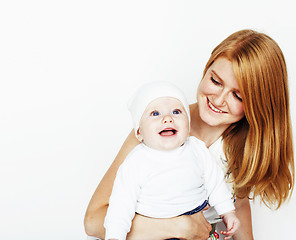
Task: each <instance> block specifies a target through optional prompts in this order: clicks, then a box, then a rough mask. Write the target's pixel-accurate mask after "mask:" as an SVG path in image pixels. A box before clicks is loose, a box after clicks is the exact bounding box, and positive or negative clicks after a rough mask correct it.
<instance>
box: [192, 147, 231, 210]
mask: <svg viewBox="0 0 296 240" xmlns="http://www.w3.org/2000/svg"><path fill="white" fill-rule="evenodd" d="M196 144H198V145H199V146H198V147H195V154H196V157H197V158H199V160H200V161H201V162H202V164H201V166H202V167H203V173H204V174H203V178H204V186H205V188H206V191H207V195H208V200H209V204H210V205H211V206H213V207H214V208H215V210H216V211H217V213H218V214H219V215H222V214H224V213H226V212H230V211H232V210H234V209H235V207H234V204H233V201H232V199H231V197H232V195H231V193H230V191H229V189H228V187H227V184H226V182H225V179H224V173H223V171H222V169H221V167H220V166H219V165H218V163H217V162H216V161H215V159H214V156H213V155H212V154H211V152H210V151H209V149H208V148H207V147H206V146H205V145H204V144H203V143H200V142H199V141H197V142H196Z"/></svg>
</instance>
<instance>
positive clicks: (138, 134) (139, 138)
mask: <svg viewBox="0 0 296 240" xmlns="http://www.w3.org/2000/svg"><path fill="white" fill-rule="evenodd" d="M136 137H137V139H138V140H139V141H140V142H142V141H143V138H142V136H141V133H140V128H139V129H138V130H137V135H136Z"/></svg>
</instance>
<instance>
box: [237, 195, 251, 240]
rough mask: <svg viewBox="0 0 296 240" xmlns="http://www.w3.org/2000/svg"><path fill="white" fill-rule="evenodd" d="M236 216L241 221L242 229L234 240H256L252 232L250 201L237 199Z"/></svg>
mask: <svg viewBox="0 0 296 240" xmlns="http://www.w3.org/2000/svg"><path fill="white" fill-rule="evenodd" d="M235 208H236V210H235V211H236V215H237V217H238V219H239V220H240V228H239V230H238V231H237V233H236V234H234V236H233V239H235V240H254V237H253V231H252V218H251V207H250V202H249V199H247V198H244V199H239V198H238V199H236V203H235Z"/></svg>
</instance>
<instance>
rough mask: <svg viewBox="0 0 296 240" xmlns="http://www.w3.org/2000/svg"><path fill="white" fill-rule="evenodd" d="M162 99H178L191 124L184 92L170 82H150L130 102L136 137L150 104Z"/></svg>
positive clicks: (129, 107)
mask: <svg viewBox="0 0 296 240" xmlns="http://www.w3.org/2000/svg"><path fill="white" fill-rule="evenodd" d="M160 97H173V98H177V99H178V100H179V101H180V102H181V103H182V104H183V106H184V108H185V111H186V113H187V115H188V119H189V122H190V110H189V106H188V103H187V100H186V97H185V95H184V94H183V92H182V91H181V90H180V89H179V88H178V87H176V86H175V85H174V84H172V83H170V82H165V81H157V82H150V83H147V84H144V85H143V86H142V87H140V88H139V89H138V91H137V92H136V93H135V94H134V95H133V97H132V98H131V99H130V100H129V102H128V109H129V111H130V113H131V115H132V119H133V126H134V130H135V134H136V135H137V131H138V129H139V125H140V120H141V117H142V115H143V113H144V111H145V109H146V108H147V106H148V104H149V103H150V102H152V101H153V100H155V99H157V98H160Z"/></svg>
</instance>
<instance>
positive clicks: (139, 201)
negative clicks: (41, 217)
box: [104, 137, 234, 240]
mask: <svg viewBox="0 0 296 240" xmlns="http://www.w3.org/2000/svg"><path fill="white" fill-rule="evenodd" d="M205 200H208V201H209V204H210V205H211V206H214V207H215V210H216V211H217V212H218V214H219V215H221V214H224V213H226V212H229V211H231V210H233V209H234V205H233V202H232V200H231V194H230V192H229V191H228V189H227V186H226V183H225V181H224V174H223V172H222V170H221V168H220V167H219V166H218V165H217V163H216V162H215V160H214V159H213V157H212V155H211V154H210V152H209V150H208V149H207V148H206V146H205V144H204V143H203V142H202V141H200V140H198V139H197V138H195V137H189V138H188V139H187V141H186V142H185V144H184V145H183V146H181V147H180V148H178V149H175V150H172V151H159V150H155V149H151V148H149V147H147V146H145V145H144V144H140V145H138V146H137V147H135V148H134V150H133V151H132V152H131V153H130V154H129V155H128V157H127V158H126V160H125V161H124V162H123V164H122V165H121V166H120V168H119V170H118V173H117V176H116V179H115V183H114V187H113V191H112V194H111V198H110V202H109V208H108V212H107V216H106V218H105V224H104V226H105V228H106V236H105V237H106V239H110V238H116V239H120V240H121V239H125V238H126V234H127V233H128V232H129V231H130V227H131V221H132V219H133V217H134V214H135V212H136V213H139V214H142V215H144V216H148V217H154V218H169V217H173V216H178V215H181V214H182V213H184V212H187V211H190V210H192V209H194V208H196V207H197V206H199V205H201V204H202V203H203V202H204V201H205Z"/></svg>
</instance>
